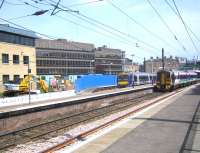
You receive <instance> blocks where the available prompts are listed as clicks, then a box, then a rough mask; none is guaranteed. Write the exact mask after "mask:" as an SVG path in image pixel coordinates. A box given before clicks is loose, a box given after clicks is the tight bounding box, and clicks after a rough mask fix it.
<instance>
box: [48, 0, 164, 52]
mask: <svg viewBox="0 0 200 153" xmlns="http://www.w3.org/2000/svg"><path fill="white" fill-rule="evenodd" d="M49 1H51V2H53V3H54V4H55V3H56V2H55V1H53V0H49ZM50 4H51V5H52V3H50ZM59 5H60V6H62V7H63V8H67V9H70V8H68V7H66V6H64V5H63V4H61V3H60V4H59ZM67 13H70V14H71V12H67ZM73 15H74V14H73ZM77 15H79V16H81V17H83V18H86V19H88V20H90V21H92V22H95V23H97V24H99V25H101V26H103V27H106V28H108V29H110V30H112V31H115V32H117V33H119V34H120V35H123V36H126V37H128V38H131V39H133V40H137V41H138V42H140V43H142V44H145V45H146V46H148V47H149V48H151V49H153V50H160V49H159V48H157V47H155V46H153V45H151V44H149V43H147V42H145V41H143V40H140V39H138V38H136V37H135V36H132V35H130V34H127V33H125V32H122V31H120V30H118V29H116V28H114V27H112V26H110V25H107V24H105V23H102V22H100V21H98V20H96V19H93V18H91V17H88V16H86V15H84V14H83V13H80V12H79V13H78V14H77ZM74 16H75V15H74Z"/></svg>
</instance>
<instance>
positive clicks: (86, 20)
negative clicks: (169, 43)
mask: <svg viewBox="0 0 200 153" xmlns="http://www.w3.org/2000/svg"><path fill="white" fill-rule="evenodd" d="M49 5H50V6H53V7H55V4H52V3H49ZM58 8H59V7H58ZM60 9H61V8H60ZM67 9H69V8H67ZM70 14H71V13H70ZM71 15H73V16H76V14H71ZM76 17H77V18H79V19H81V20H84V21H85V22H87V23H90V24H93V25H94V23H92V22H91V21H89V20H88V19H85V18H82V17H80V16H76ZM62 18H63V17H62ZM97 26H99V25H98V24H95V27H97ZM84 28H85V26H84ZM102 29H104V31H106V32H108V33H110V34H114V35H115V36H116V35H117V36H118V37H121V38H122V36H121V35H119V34H115V33H113V32H112V31H108V30H107V29H105V28H102V27H101V30H102ZM114 39H115V38H114ZM122 39H123V40H124V39H125V38H122ZM126 41H127V40H126ZM125 43H126V44H128V43H127V42H125ZM135 44H136V45H135V46H136V47H137V44H138V43H137V42H136V43H135ZM128 45H130V41H129V44H128ZM132 47H133V46H132ZM140 48H141V47H140ZM152 51H153V52H155V54H156V55H157V53H158V52H156V51H155V50H152Z"/></svg>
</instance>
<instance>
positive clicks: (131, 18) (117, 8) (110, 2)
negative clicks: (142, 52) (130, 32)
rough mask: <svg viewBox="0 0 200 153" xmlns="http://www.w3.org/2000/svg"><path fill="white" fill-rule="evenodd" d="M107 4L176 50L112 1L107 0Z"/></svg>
mask: <svg viewBox="0 0 200 153" xmlns="http://www.w3.org/2000/svg"><path fill="white" fill-rule="evenodd" d="M107 2H108V3H109V4H110V5H111V6H113V7H114V8H115V9H116V10H118V11H119V12H121V13H122V14H123V15H125V16H126V17H127V18H129V19H130V20H131V21H132V22H134V23H135V24H137V25H138V26H139V27H141V28H142V29H144V30H145V31H146V32H147V33H149V34H150V35H151V36H153V37H155V38H156V39H158V40H160V41H162V42H163V43H165V44H166V45H168V46H171V47H172V48H173V49H176V48H175V47H174V46H172V45H171V44H170V43H169V42H167V41H166V40H164V39H163V38H161V37H160V36H159V35H157V34H156V33H154V32H152V31H151V30H150V29H148V28H147V27H146V26H144V25H143V24H142V23H140V22H138V21H137V20H136V19H134V18H133V17H132V16H130V15H128V14H127V13H126V12H125V11H123V10H122V9H121V8H120V7H119V6H117V5H116V4H114V3H113V2H112V1H110V0H107Z"/></svg>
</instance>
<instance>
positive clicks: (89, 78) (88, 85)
mask: <svg viewBox="0 0 200 153" xmlns="http://www.w3.org/2000/svg"><path fill="white" fill-rule="evenodd" d="M116 85H117V76H116V75H102V74H90V75H83V76H79V77H78V78H77V80H76V81H75V91H76V92H80V91H82V90H86V89H95V88H101V87H108V86H116Z"/></svg>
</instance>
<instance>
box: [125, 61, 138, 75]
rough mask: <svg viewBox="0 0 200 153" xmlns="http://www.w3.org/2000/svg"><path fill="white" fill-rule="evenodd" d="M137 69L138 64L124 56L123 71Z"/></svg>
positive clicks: (134, 70)
mask: <svg viewBox="0 0 200 153" xmlns="http://www.w3.org/2000/svg"><path fill="white" fill-rule="evenodd" d="M137 71H139V64H137V63H134V62H132V60H131V59H129V58H125V64H124V72H137Z"/></svg>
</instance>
